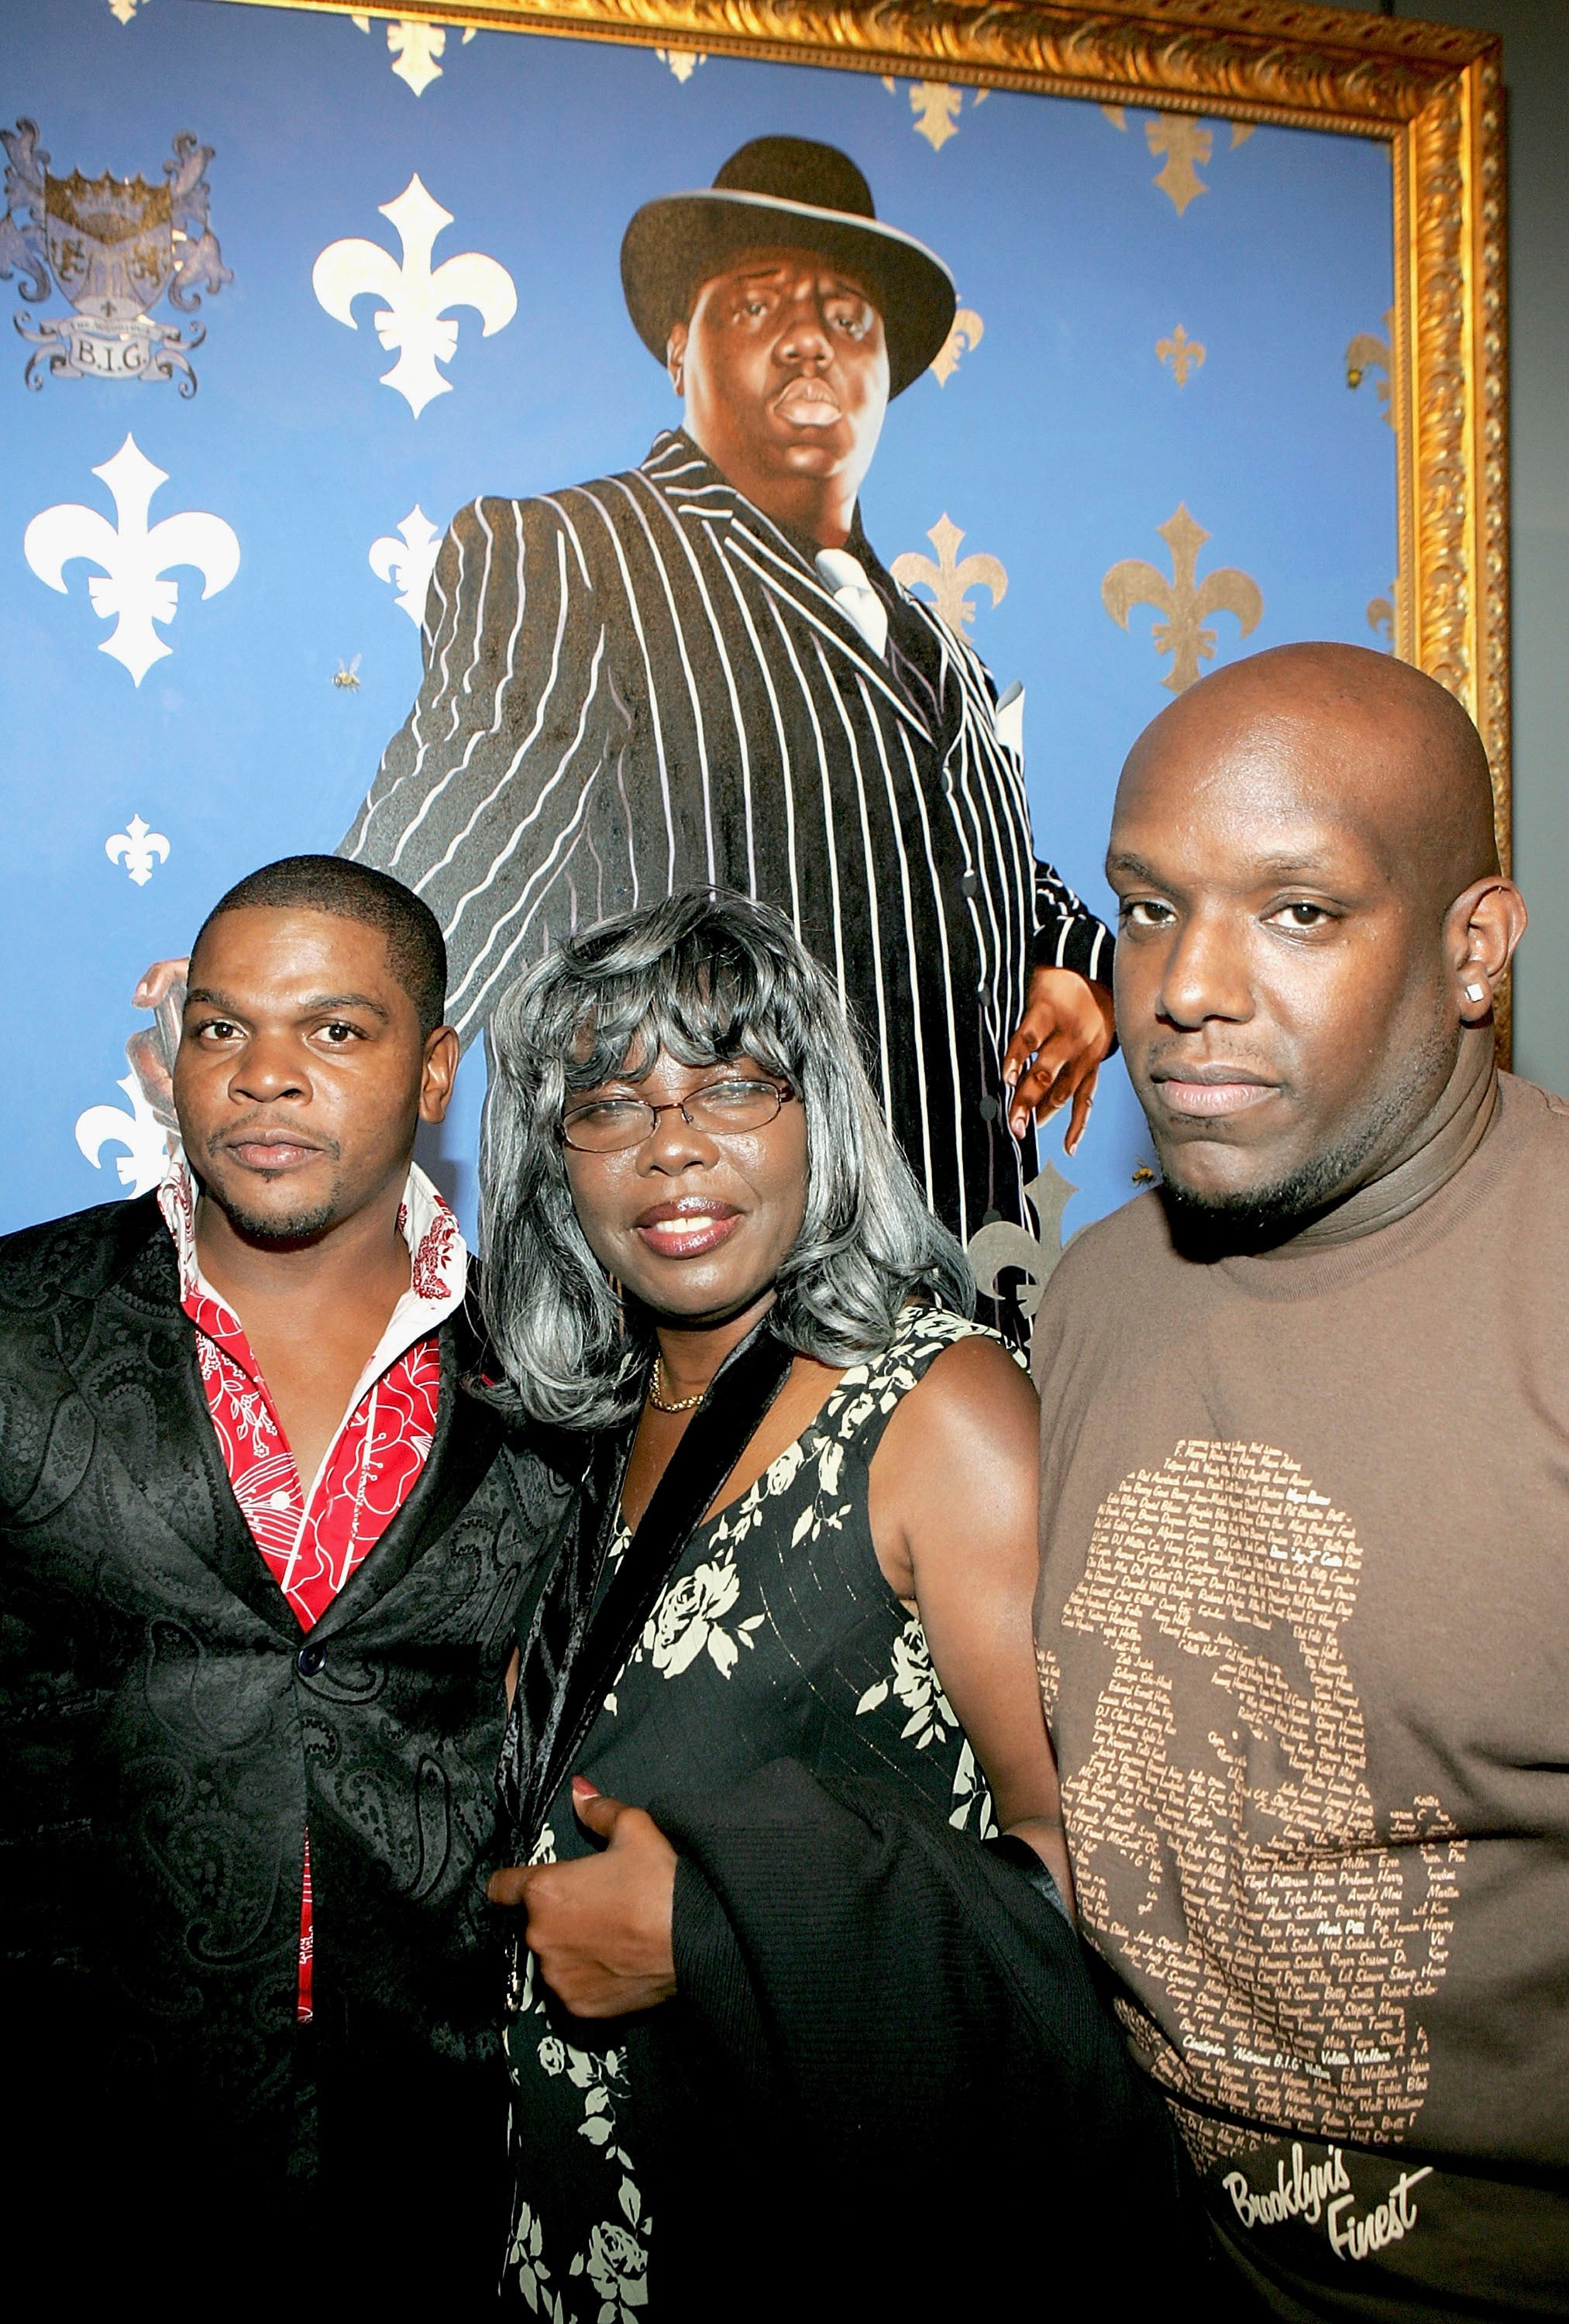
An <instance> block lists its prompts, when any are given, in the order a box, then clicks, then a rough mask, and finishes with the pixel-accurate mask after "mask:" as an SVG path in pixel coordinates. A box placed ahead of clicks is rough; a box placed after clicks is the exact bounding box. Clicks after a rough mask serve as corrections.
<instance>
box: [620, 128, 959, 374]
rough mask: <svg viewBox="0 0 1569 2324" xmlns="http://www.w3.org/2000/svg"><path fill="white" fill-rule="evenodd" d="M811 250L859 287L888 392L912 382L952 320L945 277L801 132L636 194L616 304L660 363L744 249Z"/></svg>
mask: <svg viewBox="0 0 1569 2324" xmlns="http://www.w3.org/2000/svg"><path fill="white" fill-rule="evenodd" d="M769 244H780V245H782V246H783V247H785V248H787V249H794V250H817V251H821V252H822V254H823V255H824V256H825V257H826V258H830V259H835V260H836V261H837V262H838V263H839V264H840V265H842V266H843V267H844V268H845V270H846V271H847V272H849V273H852V274H854V276H855V277H856V278H857V279H858V280H859V281H863V282H864V283H865V285H866V288H867V291H868V292H869V293H870V294H871V296H872V299H873V300H874V301H875V302H876V305H877V309H878V311H879V313H880V314H881V317H882V328H883V335H884V337H886V339H887V342H888V368H889V393H890V394H891V395H900V394H902V393H903V392H904V390H905V389H906V388H907V387H909V385H910V383H911V382H912V381H914V380H918V378H919V377H920V375H921V374H922V372H923V371H925V369H926V368H927V365H928V364H929V363H930V362H931V360H932V357H933V356H934V355H936V354H937V351H938V350H939V348H940V347H941V346H942V344H943V342H944V340H945V339H946V337H947V336H948V333H949V331H950V330H951V329H952V327H953V321H954V309H955V303H956V301H955V290H954V278H953V276H952V275H951V274H950V273H949V272H948V270H947V268H946V266H945V265H944V264H943V262H942V260H941V259H940V258H938V257H937V255H936V254H935V252H932V251H929V250H928V248H927V246H926V244H924V243H921V242H917V240H916V238H915V236H914V235H912V234H901V233H900V229H899V228H898V226H885V225H884V224H883V223H882V220H881V218H880V217H878V215H877V212H876V210H875V209H874V208H873V207H872V189H871V187H870V186H869V185H868V184H867V182H866V180H865V179H864V178H863V176H862V174H861V172H860V171H859V170H858V169H857V168H856V167H855V164H854V161H851V159H850V157H849V155H848V154H847V153H841V152H839V150H838V148H837V146H835V145H819V144H817V143H814V142H813V141H812V140H811V139H810V138H807V137H754V138H753V139H752V143H751V144H749V145H743V147H742V148H741V151H740V152H738V153H733V154H732V155H731V156H730V159H729V161H726V162H725V166H724V168H723V169H722V170H721V171H720V172H719V174H718V176H717V177H716V178H715V180H714V183H713V185H712V186H706V187H703V188H700V189H698V190H697V191H696V192H693V193H689V194H666V195H664V196H663V197H662V198H661V199H660V200H659V201H656V202H645V203H644V204H643V206H642V208H641V210H639V211H638V213H637V215H636V216H635V217H634V218H633V219H632V224H631V225H630V226H628V227H627V230H626V234H625V236H624V238H623V242H622V245H621V281H622V287H623V290H624V291H625V292H626V303H627V308H628V310H629V312H630V313H631V316H632V321H633V323H634V324H635V326H636V327H637V335H638V337H639V338H640V339H641V341H642V343H643V345H644V346H645V347H647V349H648V351H649V353H650V355H653V356H655V357H656V358H657V359H658V361H659V362H660V363H661V364H662V363H663V362H664V360H665V355H666V350H667V349H668V347H669V338H670V328H671V326H672V324H675V323H678V322H681V321H683V320H684V319H685V318H686V317H687V316H688V315H689V314H690V313H691V309H692V296H693V293H694V292H695V291H697V289H698V288H699V286H700V285H701V284H703V283H704V282H706V281H708V279H709V277H710V276H711V275H715V274H717V273H720V272H723V270H724V269H725V267H726V266H728V265H729V264H730V263H731V261H732V260H733V259H734V258H736V257H738V256H739V254H741V252H742V251H743V250H755V249H757V248H759V247H760V246H763V245H769Z"/></svg>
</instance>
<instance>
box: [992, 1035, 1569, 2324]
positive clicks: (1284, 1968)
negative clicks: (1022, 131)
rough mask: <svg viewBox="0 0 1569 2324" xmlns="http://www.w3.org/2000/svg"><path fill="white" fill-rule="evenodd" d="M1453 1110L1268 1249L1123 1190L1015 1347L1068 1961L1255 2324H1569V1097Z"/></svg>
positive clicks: (1487, 1096)
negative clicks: (1032, 1485) (1435, 1156)
mask: <svg viewBox="0 0 1569 2324" xmlns="http://www.w3.org/2000/svg"><path fill="white" fill-rule="evenodd" d="M1465 1111H1466V1114H1467V1118H1466V1119H1464V1120H1460V1119H1456V1120H1451V1121H1449V1122H1446V1123H1445V1125H1444V1129H1443V1130H1441V1131H1440V1132H1439V1133H1438V1134H1437V1139H1438V1141H1439V1143H1440V1144H1441V1145H1442V1154H1441V1157H1440V1158H1441V1160H1442V1162H1443V1164H1444V1167H1443V1169H1441V1170H1439V1171H1438V1172H1437V1173H1436V1174H1435V1173H1433V1172H1429V1173H1428V1179H1427V1191H1426V1194H1425V1196H1423V1197H1422V1198H1420V1199H1417V1200H1416V1201H1415V1203H1414V1204H1413V1205H1411V1206H1407V1207H1402V1203H1401V1201H1400V1200H1399V1199H1398V1189H1397V1190H1395V1194H1396V1198H1395V1199H1393V1200H1390V1199H1389V1188H1388V1187H1386V1188H1385V1189H1384V1192H1383V1194H1380V1191H1379V1189H1378V1188H1372V1189H1368V1190H1366V1191H1365V1193H1364V1194H1362V1195H1361V1196H1359V1197H1357V1198H1356V1203H1355V1206H1354V1209H1353V1205H1352V1203H1347V1204H1345V1205H1344V1206H1343V1208H1342V1210H1341V1211H1340V1212H1339V1213H1334V1214H1332V1216H1331V1218H1330V1219H1328V1220H1326V1221H1324V1222H1320V1224H1319V1225H1318V1226H1317V1227H1315V1229H1314V1230H1312V1231H1310V1232H1309V1233H1307V1234H1305V1235H1303V1236H1301V1237H1299V1238H1297V1240H1296V1241H1294V1242H1292V1243H1288V1244H1286V1245H1284V1246H1282V1247H1280V1248H1279V1249H1278V1250H1275V1251H1273V1252H1271V1253H1269V1255H1267V1256H1262V1257H1249V1258H1241V1257H1232V1258H1225V1259H1218V1260H1214V1261H1212V1262H1210V1263H1208V1264H1201V1263H1198V1262H1196V1261H1195V1260H1192V1259H1185V1258H1183V1257H1181V1256H1179V1255H1178V1253H1177V1250H1175V1249H1174V1247H1173V1244H1172V1241H1171V1238H1170V1235H1169V1233H1168V1227H1167V1221H1166V1213H1165V1210H1164V1207H1163V1204H1162V1203H1161V1200H1160V1197H1159V1196H1158V1194H1149V1195H1146V1196H1143V1197H1141V1198H1140V1200H1139V1201H1137V1202H1134V1203H1130V1204H1129V1205H1128V1206H1127V1208H1126V1209H1124V1210H1122V1211H1120V1212H1119V1213H1116V1215H1115V1216H1114V1217H1112V1218H1110V1219H1108V1220H1105V1221H1104V1222H1102V1223H1101V1224H1100V1225H1098V1226H1094V1227H1092V1228H1090V1229H1089V1230H1088V1231H1086V1232H1085V1233H1084V1234H1083V1235H1082V1236H1079V1237H1077V1238H1075V1241H1074V1243H1073V1245H1072V1248H1071V1249H1070V1250H1069V1251H1068V1252H1067V1254H1066V1257H1065V1258H1064V1259H1063V1261H1062V1264H1061V1266H1060V1267H1059V1268H1058V1269H1057V1273H1056V1275H1055V1276H1054V1277H1053V1279H1052V1282H1051V1285H1050V1287H1049V1291H1048V1297H1047V1300H1046V1302H1045V1303H1044V1304H1043V1306H1042V1309H1041V1314H1040V1317H1039V1319H1038V1324H1037V1333H1038V1342H1037V1363H1036V1372H1037V1378H1038V1381H1039V1383H1040V1386H1041V1391H1042V1407H1043V1409H1042V1509H1043V1517H1042V1528H1043V1531H1042V1541H1043V1552H1042V1576H1041V1586H1040V1596H1039V1600H1038V1609H1037V1634H1038V1641H1039V1657H1040V1667H1041V1679H1042V1685H1043V1688H1044V1692H1045V1695H1046V1701H1047V1710H1048V1718H1049V1720H1050V1722H1051V1728H1052V1733H1053V1736H1054V1738H1055V1740H1056V1744H1057V1757H1058V1760H1059V1762H1060V1766H1061V1771H1062V1778H1063V1796H1064V1802H1065V1807H1066V1819H1067V1829H1068V1839H1069V1845H1070V1849H1071V1851H1072V1855H1073V1859H1074V1874H1075V1881H1076V1884H1077V1888H1078V1898H1079V1906H1080V1911H1081V1913H1082V1914H1083V1918H1084V1930H1085V1933H1086V1934H1087V1936H1088V1937H1089V1938H1090V1940H1091V1941H1092V1942H1093V1943H1094V1945H1095V1946H1096V1947H1097V1948H1098V1950H1100V1951H1101V1952H1102V1953H1103V1955H1104V1957H1105V1958H1106V1960H1108V1961H1109V1962H1111V1963H1112V1966H1113V1967H1114V1969H1116V1970H1117V1972H1118V1974H1119V1976H1120V1978H1121V1981H1122V1986H1123V1988H1124V1992H1125V2000H1124V2002H1123V2004H1122V2008H1123V2014H1124V2016H1125V2019H1126V2022H1127V2024H1128V2026H1129V2030H1130V2032H1131V2034H1132V2037H1133V2041H1134V2044H1135V2047H1136V2049H1137V2051H1138V2052H1139V2053H1140V2056H1141V2057H1142V2059H1143V2061H1144V2062H1145V2064H1146V2065H1147V2067H1148V2068H1149V2070H1150V2071H1151V2073H1153V2074H1154V2075H1155V2077H1156V2078H1157V2079H1158V2081H1159V2082H1160V2083H1161V2084H1162V2085H1163V2087H1164V2088H1165V2089H1166V2091H1167V2093H1168V2097H1170V2098H1172V2100H1173V2102H1174V2105H1175V2107H1176V2111H1177V2119H1178V2121H1179V2123H1180V2125H1181V2127H1182V2129H1183V2131H1184V2134H1185V2135H1186V2137H1187V2140H1188V2143H1189V2144H1190V2146H1191V2148H1192V2150H1193V2152H1194V2153H1195V2157H1196V2159H1197V2161H1198V2163H1199V2165H1200V2168H1201V2170H1202V2171H1203V2172H1204V2187H1205V2192H1206V2197H1207V2199H1208V2202H1209V2207H1210V2212H1211V2216H1212V2218H1213V2219H1214V2224H1215V2226H1216V2227H1217V2229H1218V2230H1219V2233H1220V2235H1221V2237H1222V2240H1223V2244H1224V2246H1225V2247H1226V2249H1227V2252H1228V2254H1229V2255H1230V2256H1231V2257H1232V2259H1233V2260H1234V2262H1235V2263H1236V2265H1237V2266H1238V2268H1239V2269H1240V2270H1241V2273H1243V2274H1244V2275H1245V2276H1246V2277H1248V2278H1249V2279H1250V2280H1251V2282H1252V2284H1253V2286H1254V2288H1255V2290H1256V2291H1257V2292H1260V2293H1261V2294H1262V2296H1263V2298H1264V2301H1265V2303H1266V2305H1267V2307H1268V2308H1269V2310H1272V2311H1273V2312H1275V2313H1278V2314H1280V2315H1285V2316H1292V2317H1321V2316H1323V2317H1328V2316H1340V2315H1348V2316H1368V2317H1371V2316H1380V2317H1381V2316H1386V2315H1394V2314H1397V2313H1398V2315H1400V2316H1401V2317H1409V2318H1412V2319H1417V2318H1430V2319H1437V2318H1443V2319H1449V2318H1452V2317H1458V2316H1460V2315H1465V2316H1476V2315H1488V2316H1510V2317H1512V2316H1516V2315H1518V2316H1526V2315H1532V2316H1536V2315H1543V2314H1564V2313H1569V1106H1565V1104H1564V1102H1563V1101H1561V1100H1559V1099H1556V1098H1552V1097H1549V1096H1547V1095H1546V1093H1544V1092H1543V1091H1541V1090H1539V1089H1537V1088H1534V1087H1533V1086H1532V1085H1531V1084H1528V1083H1526V1082H1520V1081H1515V1080H1512V1079H1510V1078H1509V1077H1507V1076H1506V1077H1504V1079H1503V1081H1502V1083H1501V1084H1500V1097H1499V1102H1498V1103H1497V1105H1496V1107H1494V1106H1493V1105H1492V1104H1491V1085H1488V1086H1484V1088H1483V1089H1482V1090H1481V1092H1480V1093H1479V1095H1478V1099H1477V1101H1476V1102H1475V1104H1474V1106H1470V1105H1468V1107H1467V1108H1466V1109H1465ZM1429 1158H1431V1157H1429ZM1423 1167H1425V1166H1423V1165H1422V1164H1421V1163H1420V1161H1419V1162H1418V1166H1417V1170H1416V1174H1415V1176H1416V1177H1417V1178H1420V1177H1421V1175H1422V1169H1423ZM1445 1173H1446V1175H1445ZM1434 1175H1436V1176H1438V1177H1439V1179H1440V1183H1438V1184H1437V1185H1436V1187H1435V1188H1434V1187H1433V1185H1432V1178H1433V1176H1434ZM1391 1213H1392V1215H1391ZM1359 1224H1360V1227H1361V1231H1358V1228H1359ZM1185 2100H1186V2101H1189V2103H1184V2102H1183V2101H1185ZM1134 2191H1135V2190H1129V2193H1130V2200H1132V2199H1133V2196H1134ZM1391 2303H1393V2304H1391Z"/></svg>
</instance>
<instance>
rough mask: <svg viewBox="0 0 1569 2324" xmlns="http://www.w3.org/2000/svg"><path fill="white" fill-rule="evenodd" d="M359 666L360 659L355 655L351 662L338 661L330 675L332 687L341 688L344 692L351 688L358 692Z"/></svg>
mask: <svg viewBox="0 0 1569 2324" xmlns="http://www.w3.org/2000/svg"><path fill="white" fill-rule="evenodd" d="M359 666H360V658H359V656H358V654H355V658H354V659H353V661H351V662H345V661H343V660H342V659H339V662H338V665H337V669H335V670H334V671H333V673H332V682H333V684H334V686H341V687H344V688H345V689H347V688H349V687H353V688H354V689H355V692H356V693H357V692H358V690H359V676H358V671H359Z"/></svg>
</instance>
